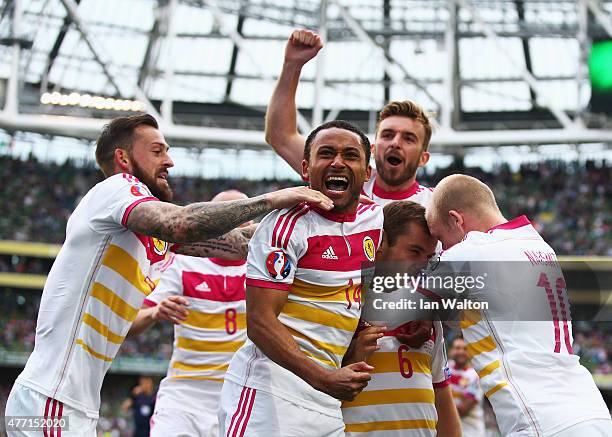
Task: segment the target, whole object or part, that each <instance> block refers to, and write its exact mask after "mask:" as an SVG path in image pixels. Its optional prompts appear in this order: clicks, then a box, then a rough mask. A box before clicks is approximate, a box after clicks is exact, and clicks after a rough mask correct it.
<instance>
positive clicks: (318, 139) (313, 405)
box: [219, 121, 383, 437]
mask: <svg viewBox="0 0 612 437" xmlns="http://www.w3.org/2000/svg"><path fill="white" fill-rule="evenodd" d="M369 155H370V144H369V141H368V138H367V137H366V135H365V134H364V133H363V132H361V131H360V130H359V129H358V128H356V127H354V126H353V125H351V124H350V123H346V122H342V121H334V122H329V123H325V124H323V125H321V126H319V127H318V128H316V129H315V130H313V131H312V132H311V134H310V135H309V136H308V139H307V140H306V146H305V148H304V159H303V161H302V176H303V177H304V179H305V180H308V181H309V183H310V186H311V188H313V189H315V190H320V191H321V192H322V193H324V194H325V195H326V196H327V197H329V198H331V199H332V200H333V201H334V205H335V206H334V209H333V210H332V211H323V210H321V209H320V208H316V207H309V206H306V205H298V206H296V207H294V208H285V209H279V210H277V211H274V212H272V213H271V214H269V215H268V216H266V217H265V218H264V219H263V221H262V222H261V224H260V225H259V227H258V228H257V231H256V232H255V234H254V235H253V238H252V239H251V242H250V243H249V255H248V260H247V279H246V284H247V334H248V337H249V339H248V340H247V342H246V343H245V345H244V346H243V347H242V348H241V349H240V350H238V352H236V354H235V355H234V357H233V358H232V360H231V362H230V366H229V369H228V371H227V373H226V375H225V382H224V384H223V389H222V391H221V406H220V411H219V426H220V428H221V435H224V436H225V435H227V436H289V435H304V436H309V437H317V436H321V437H323V436H325V437H333V436H342V435H344V423H343V421H342V413H341V411H340V400H352V399H353V398H354V397H355V395H356V394H357V393H359V391H361V390H362V389H363V387H364V386H365V385H366V384H367V381H368V380H369V379H370V374H369V372H370V371H371V370H372V367H371V366H369V365H367V364H366V363H364V362H359V363H354V364H351V365H348V366H346V367H341V363H342V358H343V356H344V354H345V352H346V350H347V348H348V346H349V344H350V342H351V339H352V337H353V334H354V332H355V329H356V328H357V324H358V321H359V315H360V312H361V299H360V284H361V269H362V266H363V265H364V264H368V263H373V261H374V257H375V254H376V250H377V248H378V246H379V244H380V240H381V238H382V226H383V214H382V208H380V207H379V206H378V205H376V204H360V203H359V193H360V192H361V189H362V186H363V183H364V182H365V181H366V180H367V179H368V178H369V177H370V166H369V164H368V161H369Z"/></svg>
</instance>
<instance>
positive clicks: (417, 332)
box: [395, 320, 433, 349]
mask: <svg viewBox="0 0 612 437" xmlns="http://www.w3.org/2000/svg"><path fill="white" fill-rule="evenodd" d="M432 331H433V322H432V321H429V320H418V321H414V322H411V323H410V324H409V329H405V330H403V332H400V333H398V334H396V335H395V338H397V339H398V340H399V341H400V342H401V343H403V344H405V345H407V346H410V347H411V348H415V349H418V348H420V347H421V346H423V344H425V342H426V341H427V340H429V339H430V338H431V333H432Z"/></svg>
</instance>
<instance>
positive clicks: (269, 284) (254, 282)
mask: <svg viewBox="0 0 612 437" xmlns="http://www.w3.org/2000/svg"><path fill="white" fill-rule="evenodd" d="M246 285H247V286H250V287H260V288H272V289H274V290H282V291H289V290H291V284H285V283H283V282H273V281H264V280H261V279H251V278H246Z"/></svg>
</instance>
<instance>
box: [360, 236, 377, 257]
mask: <svg viewBox="0 0 612 437" xmlns="http://www.w3.org/2000/svg"><path fill="white" fill-rule="evenodd" d="M363 253H365V256H366V258H368V259H369V260H370V261H371V262H374V257H375V255H376V246H375V245H374V240H372V238H370V237H365V238H364V239H363Z"/></svg>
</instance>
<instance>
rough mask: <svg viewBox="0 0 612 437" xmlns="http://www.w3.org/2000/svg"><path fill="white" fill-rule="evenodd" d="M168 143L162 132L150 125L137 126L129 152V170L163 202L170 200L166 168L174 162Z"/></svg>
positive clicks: (170, 192) (170, 193) (170, 194)
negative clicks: (169, 153) (169, 152)
mask: <svg viewBox="0 0 612 437" xmlns="http://www.w3.org/2000/svg"><path fill="white" fill-rule="evenodd" d="M168 149H169V147H168V144H166V140H165V139H164V136H163V135H162V133H161V132H160V131H159V130H158V129H155V128H154V127H152V126H138V127H137V128H136V129H135V130H134V135H133V138H132V150H131V151H130V153H129V157H130V163H131V172H132V174H133V175H134V176H136V177H137V178H138V179H139V180H140V181H141V182H142V183H143V184H145V185H146V186H147V187H148V188H149V190H151V193H152V194H153V195H154V196H155V197H157V198H158V199H160V200H163V201H164V202H169V201H170V200H172V189H171V188H170V184H169V183H168V169H169V168H170V167H174V162H172V159H170V155H168Z"/></svg>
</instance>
